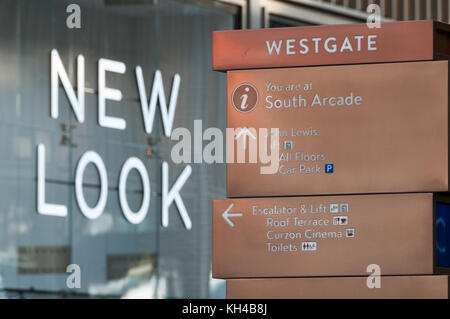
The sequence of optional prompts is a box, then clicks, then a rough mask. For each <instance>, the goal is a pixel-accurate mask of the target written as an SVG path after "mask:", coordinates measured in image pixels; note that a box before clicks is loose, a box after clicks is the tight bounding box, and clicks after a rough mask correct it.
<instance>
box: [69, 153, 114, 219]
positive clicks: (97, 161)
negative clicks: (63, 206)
mask: <svg viewBox="0 0 450 319" xmlns="http://www.w3.org/2000/svg"><path fill="white" fill-rule="evenodd" d="M89 163H92V164H94V165H95V167H96V168H97V171H98V174H99V176H100V196H99V199H98V202H97V205H96V206H95V207H93V208H91V207H89V206H88V204H87V203H86V200H85V199H84V194H83V175H84V170H85V169H86V166H87V165H88V164H89ZM75 197H76V199H77V203H78V207H79V208H80V211H81V213H82V214H83V215H84V216H85V217H87V218H89V219H96V218H98V217H99V216H100V215H101V214H102V213H103V210H104V209H105V206H106V199H107V198H108V175H107V173H106V168H105V163H103V160H102V158H101V157H100V155H98V154H97V153H96V152H94V151H88V152H86V153H84V154H83V155H82V156H81V158H80V160H79V161H78V164H77V168H76V170H75Z"/></svg>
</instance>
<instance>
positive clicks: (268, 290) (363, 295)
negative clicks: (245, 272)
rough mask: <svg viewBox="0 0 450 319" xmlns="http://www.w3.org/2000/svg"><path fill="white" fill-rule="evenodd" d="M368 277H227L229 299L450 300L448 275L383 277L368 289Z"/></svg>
mask: <svg viewBox="0 0 450 319" xmlns="http://www.w3.org/2000/svg"><path fill="white" fill-rule="evenodd" d="M366 281H367V278H366V277H343V278H336V277H335V278H278V279H273V278H267V279H232V280H227V298H229V299H448V298H449V277H448V276H393V277H389V276H386V277H381V287H380V288H376V289H369V288H368V287H367V285H366Z"/></svg>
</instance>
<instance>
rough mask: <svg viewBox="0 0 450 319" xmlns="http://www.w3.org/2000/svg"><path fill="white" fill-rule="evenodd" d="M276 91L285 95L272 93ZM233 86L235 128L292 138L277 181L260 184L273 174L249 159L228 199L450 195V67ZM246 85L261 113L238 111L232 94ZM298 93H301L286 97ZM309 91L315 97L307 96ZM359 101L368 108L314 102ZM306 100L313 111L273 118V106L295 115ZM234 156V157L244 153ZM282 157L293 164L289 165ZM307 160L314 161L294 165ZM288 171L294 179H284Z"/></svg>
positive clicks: (288, 76) (426, 65) (378, 67)
mask: <svg viewBox="0 0 450 319" xmlns="http://www.w3.org/2000/svg"><path fill="white" fill-rule="evenodd" d="M269 82H270V83H272V84H273V85H276V86H280V87H281V88H282V89H281V92H272V91H269V92H268V91H267V89H266V84H267V83H269ZM227 83H228V101H227V105H228V106H227V108H228V109H227V127H228V128H234V129H236V131H237V132H239V129H241V128H242V127H248V128H255V129H256V130H258V129H260V128H279V129H280V134H281V133H283V134H284V133H285V135H283V134H282V135H283V136H282V137H280V143H279V145H280V146H279V148H280V170H279V171H278V172H277V173H276V174H266V175H264V174H261V172H260V169H261V167H262V166H267V165H266V164H261V163H260V162H257V163H249V161H248V156H247V161H246V163H236V158H235V163H228V164H227V196H228V197H258V196H288V195H314V194H320V195H322V194H323V195H325V194H355V193H397V192H398V193H400V192H438V191H447V190H448V62H447V61H433V62H410V63H390V64H371V65H355V66H333V67H311V68H295V69H271V70H249V71H230V72H228V81H227ZM242 83H249V84H251V85H253V86H254V87H255V88H256V89H257V91H258V94H259V97H258V103H257V105H256V106H255V107H254V109H253V110H251V111H250V112H247V113H243V112H240V111H239V110H238V109H236V108H235V107H234V106H233V105H232V101H231V99H232V92H233V90H234V88H236V87H237V86H239V85H240V84H242ZM296 84H300V89H299V91H296V90H295V89H294V91H292V90H291V91H286V89H285V88H286V87H287V86H290V87H291V85H296ZM304 85H307V86H308V87H311V88H312V89H310V90H304V89H303V86H304ZM351 94H353V96H354V99H355V97H356V96H361V99H362V102H361V103H360V104H361V105H352V106H346V105H344V106H329V105H326V106H319V105H318V104H315V105H314V106H312V104H313V101H314V99H315V97H316V95H317V96H318V97H319V99H320V100H321V101H323V99H324V98H328V99H329V98H331V97H347V96H350V95H351ZM299 95H301V98H302V99H304V100H305V101H306V102H305V103H303V104H302V106H301V107H298V104H299V102H296V104H295V105H296V106H297V107H295V108H294V107H290V108H284V104H283V106H281V108H275V106H272V108H269V107H270V106H271V104H270V103H269V102H267V99H269V100H270V101H271V103H272V104H273V105H275V104H274V101H275V100H277V99H278V100H280V101H282V102H280V103H283V101H284V100H286V105H288V100H291V106H293V105H294V102H292V98H293V97H294V96H295V97H297V99H298V96H299ZM327 101H330V100H327ZM332 101H335V100H332ZM327 103H328V102H327ZM305 105H306V106H305ZM311 129H313V130H316V131H317V136H312V135H310V136H306V135H304V136H295V137H293V136H292V132H291V131H292V130H294V131H295V132H296V131H297V130H300V131H302V130H311ZM294 135H295V134H294ZM241 138H242V137H241ZM289 140H290V141H292V142H293V148H292V150H290V151H286V150H285V149H284V142H286V141H289ZM230 142H231V143H232V142H233V140H231V139H228V140H227V143H228V145H230ZM233 147H234V151H235V153H234V154H235V156H236V153H237V151H238V148H237V147H239V145H238V144H237V143H234V146H233ZM230 149H231V148H228V149H227V152H229V151H230ZM249 149H250V148H249ZM246 152H248V150H246ZM282 153H285V154H287V153H290V154H291V155H292V159H290V160H288V161H282V158H281V154H282ZM302 153H303V154H308V155H314V156H315V157H316V160H309V161H307V160H306V157H304V158H302V157H301V156H298V157H297V158H296V157H295V156H296V155H297V154H302ZM316 155H319V156H316ZM286 158H287V157H286V156H285V159H286ZM326 164H333V165H334V172H333V173H330V174H326V173H325V165H326ZM281 165H283V166H281ZM301 165H304V167H312V168H313V169H314V168H315V167H316V165H317V167H318V168H319V169H320V171H315V170H313V173H308V171H306V170H304V169H303V171H302V170H301V169H300V168H301V167H300V166H301ZM304 167H302V168H304ZM281 168H283V170H282V169H281ZM288 168H294V169H296V170H295V171H294V172H293V173H292V174H283V173H286V169H288Z"/></svg>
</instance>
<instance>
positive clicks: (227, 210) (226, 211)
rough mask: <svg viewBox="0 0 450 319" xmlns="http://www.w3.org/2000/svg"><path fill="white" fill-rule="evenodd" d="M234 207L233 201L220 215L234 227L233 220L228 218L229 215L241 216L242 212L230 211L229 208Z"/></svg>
mask: <svg viewBox="0 0 450 319" xmlns="http://www.w3.org/2000/svg"><path fill="white" fill-rule="evenodd" d="M233 207H234V203H231V205H230V206H228V208H227V209H226V210H225V211H224V212H223V214H222V217H223V219H225V221H226V222H227V223H228V224H229V225H230V226H231V227H234V224H233V222H232V221H231V220H230V217H241V216H242V213H230V210H231V209H232V208H233Z"/></svg>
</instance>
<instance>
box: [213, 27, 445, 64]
mask: <svg viewBox="0 0 450 319" xmlns="http://www.w3.org/2000/svg"><path fill="white" fill-rule="evenodd" d="M449 30H450V29H449V26H448V25H447V24H444V23H439V22H433V21H431V20H426V21H402V22H387V23H382V26H381V28H379V29H369V28H368V27H367V25H366V24H349V25H331V26H330V25H327V26H305V27H289V28H274V29H256V30H234V31H215V32H214V33H213V69H214V70H236V69H260V68H273V67H295V66H311V65H337V64H360V63H379V62H406V61H425V60H433V59H442V58H444V59H445V58H446V56H447V57H448V56H449V55H450V47H449V46H448V42H449ZM355 36H357V37H364V38H360V40H358V39H355V38H354V37H355ZM368 36H376V38H373V39H372V40H375V41H376V46H374V47H376V50H367V43H366V42H365V41H367V37H368ZM346 37H349V41H350V40H351V41H352V42H351V43H350V44H351V46H352V50H349V49H345V48H344V50H341V47H338V49H337V52H334V53H330V52H328V51H327V50H325V49H323V45H324V43H325V41H326V39H328V38H334V39H335V40H336V41H334V40H332V41H330V42H329V43H328V48H330V50H331V51H333V48H332V47H331V44H334V43H337V44H342V43H343V42H344V41H345V38H346ZM302 39H309V41H308V43H306V42H304V43H303V44H305V45H306V44H308V45H309V47H310V48H309V49H310V50H309V51H308V53H305V54H300V53H299V52H300V51H303V52H305V50H304V47H303V46H300V44H299V41H300V40H302ZM312 39H321V41H319V42H318V44H319V45H320V46H319V47H321V48H322V49H321V50H318V52H317V53H316V50H315V42H314V41H313V40H312ZM280 40H282V41H283V46H282V48H281V50H279V52H278V54H276V53H275V51H272V54H269V51H268V47H267V43H266V41H269V44H272V41H276V43H277V44H279V41H280ZM288 40H292V41H291V42H289V44H290V45H292V46H293V47H292V49H291V50H286V41H288ZM359 41H361V42H359ZM358 42H359V43H358ZM288 53H289V54H288Z"/></svg>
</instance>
